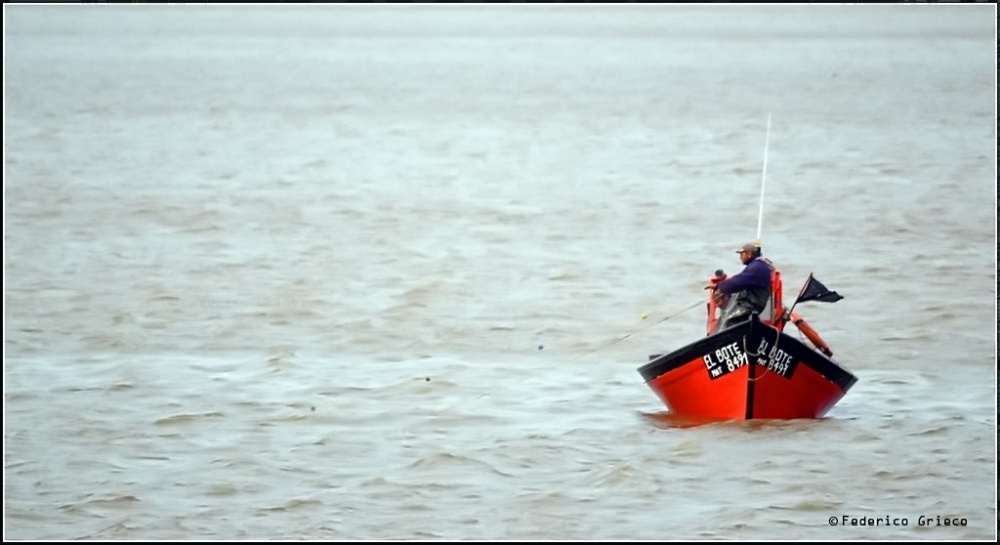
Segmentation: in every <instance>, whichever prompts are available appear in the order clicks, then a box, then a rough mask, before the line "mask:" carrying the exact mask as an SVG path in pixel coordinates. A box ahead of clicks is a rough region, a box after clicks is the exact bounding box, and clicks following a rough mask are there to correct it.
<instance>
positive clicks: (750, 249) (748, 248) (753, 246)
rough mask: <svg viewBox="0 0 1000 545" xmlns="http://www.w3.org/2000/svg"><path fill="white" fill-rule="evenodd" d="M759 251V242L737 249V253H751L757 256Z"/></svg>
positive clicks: (748, 243)
mask: <svg viewBox="0 0 1000 545" xmlns="http://www.w3.org/2000/svg"><path fill="white" fill-rule="evenodd" d="M759 249H760V243H757V242H747V243H746V244H744V245H743V246H740V247H739V248H737V249H736V253H742V252H750V253H751V254H755V253H757V250H759Z"/></svg>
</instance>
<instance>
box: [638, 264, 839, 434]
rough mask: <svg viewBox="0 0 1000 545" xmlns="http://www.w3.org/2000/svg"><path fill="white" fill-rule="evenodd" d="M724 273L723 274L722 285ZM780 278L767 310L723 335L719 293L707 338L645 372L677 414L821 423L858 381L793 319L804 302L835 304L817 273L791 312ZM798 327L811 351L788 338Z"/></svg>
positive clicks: (775, 276) (775, 278) (774, 280)
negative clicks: (788, 328)
mask: <svg viewBox="0 0 1000 545" xmlns="http://www.w3.org/2000/svg"><path fill="white" fill-rule="evenodd" d="M720 274H721V271H717V272H716V278H713V279H712V280H713V281H715V280H718V279H720V277H719V275H720ZM781 292H782V286H781V273H780V272H779V271H774V272H773V273H772V277H771V300H770V302H769V304H768V305H767V307H766V308H765V309H764V311H763V312H761V313H760V314H759V315H758V314H752V315H751V317H750V319H749V320H744V321H740V322H738V323H735V324H734V325H729V326H726V327H724V328H721V329H720V324H723V323H726V318H727V317H728V316H727V314H726V313H727V312H728V311H729V309H725V308H720V307H721V304H722V301H720V300H718V299H716V297H715V295H714V293H713V295H712V296H710V297H709V302H708V305H707V306H708V335H707V336H706V337H705V338H703V339H700V340H698V341H696V342H693V343H691V344H689V345H687V346H685V347H683V348H680V349H678V350H675V351H674V352H671V353H669V354H663V355H655V356H650V361H649V362H648V363H647V364H645V365H643V366H642V367H639V369H638V370H639V374H641V375H642V377H643V379H645V381H646V383H647V384H648V385H649V387H650V388H652V390H653V392H655V393H656V395H657V396H658V397H659V398H660V399H661V400H662V401H663V403H664V404H665V405H666V406H667V409H669V410H670V412H671V413H672V414H674V415H677V416H681V417H692V418H697V419H709V420H714V419H719V420H750V419H760V418H777V419H792V418H821V417H823V416H824V415H825V414H826V413H827V411H829V410H830V408H831V407H833V406H834V405H835V404H836V403H837V402H838V401H840V399H841V398H842V397H844V395H845V394H846V393H847V391H848V390H849V389H850V388H851V386H853V385H854V383H855V382H857V377H855V376H854V375H853V374H851V372H850V371H847V370H846V369H844V368H843V367H842V366H841V365H840V364H839V363H837V362H836V361H834V360H833V352H832V351H831V350H830V348H829V346H828V345H827V344H826V343H825V342H824V341H823V340H822V339H821V338H820V336H819V335H818V334H817V333H816V332H815V331H814V330H813V329H812V328H811V327H809V325H808V324H807V323H806V322H805V320H803V319H802V318H801V317H800V316H798V315H797V314H795V313H793V312H792V311H793V310H794V309H795V305H796V304H798V303H800V302H805V301H810V300H813V301H827V302H833V301H836V300H839V299H842V297H841V296H840V295H839V294H837V293H836V292H830V291H828V290H827V289H826V287H825V286H823V285H822V284H821V283H819V282H818V281H816V280H815V279H814V278H813V276H812V275H809V279H808V280H807V281H806V284H805V285H804V286H803V288H802V290H801V291H800V292H799V296H798V298H796V300H795V303H794V304H793V305H792V308H791V309H786V308H785V307H784V306H783V304H782V297H781ZM788 322H792V323H793V324H794V325H795V326H796V327H797V328H798V329H799V331H800V332H802V334H803V335H805V337H806V338H807V339H808V340H809V342H810V344H811V345H812V346H810V345H807V344H806V343H804V342H803V341H800V340H799V339H797V338H795V337H793V336H791V335H788V334H787V333H785V332H784V327H785V325H786V324H787V323H788Z"/></svg>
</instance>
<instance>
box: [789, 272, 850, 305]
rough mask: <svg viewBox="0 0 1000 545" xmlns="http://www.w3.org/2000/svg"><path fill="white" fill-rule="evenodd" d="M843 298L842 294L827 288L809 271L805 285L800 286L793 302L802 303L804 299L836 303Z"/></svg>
mask: <svg viewBox="0 0 1000 545" xmlns="http://www.w3.org/2000/svg"><path fill="white" fill-rule="evenodd" d="M843 298H844V296H843V295H840V294H839V293H837V292H835V291H830V290H828V289H827V288H826V286H824V285H823V284H822V283H821V282H820V281H819V280H816V279H815V278H813V275H812V273H809V279H808V280H806V285H805V286H802V291H801V292H799V298H798V299H796V300H795V302H796V303H804V302H806V301H820V302H823V303H836V302H837V301H840V300H841V299H843Z"/></svg>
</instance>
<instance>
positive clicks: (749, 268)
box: [716, 257, 771, 294]
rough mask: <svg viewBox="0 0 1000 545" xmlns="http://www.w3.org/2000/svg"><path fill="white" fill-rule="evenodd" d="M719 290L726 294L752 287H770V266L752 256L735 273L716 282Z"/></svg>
mask: <svg viewBox="0 0 1000 545" xmlns="http://www.w3.org/2000/svg"><path fill="white" fill-rule="evenodd" d="M716 286H717V287H718V289H719V291H721V292H722V293H726V294H731V293H736V292H740V291H744V290H748V289H753V288H767V289H768V290H770V289H771V267H769V266H768V264H767V263H766V262H765V261H764V260H763V259H762V258H759V257H755V258H753V260H752V261H750V263H747V265H746V267H744V268H743V270H742V271H740V272H739V273H737V274H734V275H733V276H730V277H729V278H727V279H725V280H722V281H720V282H719V283H718V284H716Z"/></svg>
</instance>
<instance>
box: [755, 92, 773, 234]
mask: <svg viewBox="0 0 1000 545" xmlns="http://www.w3.org/2000/svg"><path fill="white" fill-rule="evenodd" d="M770 142H771V112H768V113H767V133H766V135H765V136H764V170H763V172H762V173H761V175H760V211H759V212H758V213H757V239H756V240H757V245H758V246H760V230H761V227H762V226H763V225H764V186H765V184H766V183H767V148H768V145H769V144H770Z"/></svg>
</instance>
